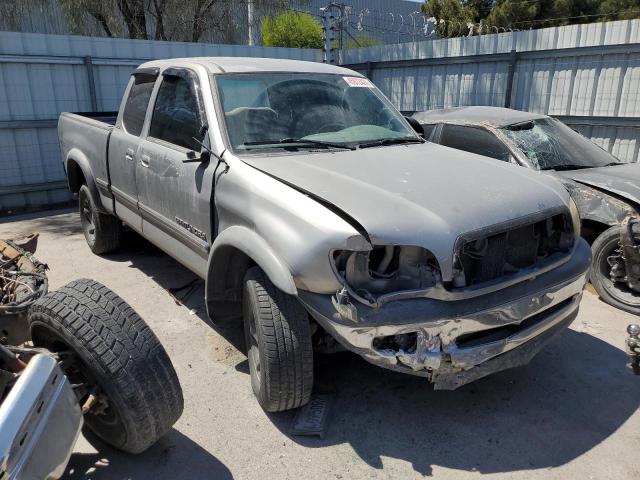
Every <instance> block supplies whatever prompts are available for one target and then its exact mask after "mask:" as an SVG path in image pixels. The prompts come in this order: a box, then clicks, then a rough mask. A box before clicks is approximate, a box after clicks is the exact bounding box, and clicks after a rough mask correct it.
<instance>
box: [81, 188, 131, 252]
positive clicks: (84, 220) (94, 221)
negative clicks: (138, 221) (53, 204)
mask: <svg viewBox="0 0 640 480" xmlns="http://www.w3.org/2000/svg"><path fill="white" fill-rule="evenodd" d="M78 204H79V208H80V224H81V225H82V233H84V238H85V239H86V240H87V244H88V245H89V248H90V249H91V251H92V252H93V253H95V254H96V255H102V254H103V253H109V252H113V251H114V250H117V249H118V248H119V247H120V241H121V238H122V224H121V223H120V220H118V219H117V218H116V217H114V216H113V215H109V214H106V213H101V212H99V211H98V210H97V209H96V207H95V205H94V203H93V199H92V198H91V192H90V191H89V187H87V186H86V185H82V187H80V191H79V192H78Z"/></svg>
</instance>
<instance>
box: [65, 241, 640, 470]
mask: <svg viewBox="0 0 640 480" xmlns="http://www.w3.org/2000/svg"><path fill="white" fill-rule="evenodd" d="M131 235H132V238H130V239H129V241H128V243H127V245H128V247H127V248H126V249H124V250H122V251H121V253H118V254H117V255H113V256H110V257H107V258H109V259H111V260H113V261H131V262H133V264H132V266H133V267H135V268H138V269H140V270H141V271H143V272H144V273H145V274H147V275H148V276H150V277H152V278H153V279H154V280H155V281H156V282H157V283H158V284H159V285H161V286H162V287H164V288H171V287H177V286H180V285H183V284H186V283H187V282H189V281H190V280H192V279H193V278H195V277H194V275H193V274H192V273H191V272H189V271H188V270H186V269H185V268H184V267H182V266H180V265H179V264H178V263H177V262H175V261H173V260H172V259H170V258H169V257H167V256H166V255H164V254H163V253H162V252H161V251H159V250H157V249H156V248H155V247H153V246H151V245H150V244H149V243H148V242H146V241H145V240H143V239H141V238H140V237H138V236H137V235H134V234H131ZM203 295H204V292H203V285H202V282H199V284H198V287H197V289H196V290H195V291H193V292H192V293H191V294H190V295H189V296H188V297H187V298H186V299H185V300H184V304H185V305H186V306H187V307H188V308H190V309H195V310H196V311H197V315H198V316H199V317H200V318H201V319H202V321H203V322H205V323H206V324H208V325H209V326H211V327H212V328H214V329H215V330H216V331H217V332H218V333H220V334H221V335H223V336H224V337H225V338H226V339H227V340H228V341H229V342H231V343H232V344H234V346H236V347H237V348H238V349H239V350H243V347H242V342H243V340H242V329H241V326H240V325H238V326H237V327H235V328H229V327H226V328H225V329H220V328H218V327H217V326H215V325H213V324H212V323H211V322H210V321H209V320H208V318H207V315H206V312H205V309H204V302H203ZM625 363H626V356H625V354H624V352H622V351H621V350H620V349H618V348H615V347H612V346H611V345H609V344H608V343H606V342H604V341H601V340H599V339H597V338H595V337H593V336H591V335H588V334H585V333H579V332H576V331H573V330H568V331H566V332H564V333H563V334H562V335H561V336H560V337H559V338H558V339H557V340H556V341H555V342H554V343H552V344H551V345H549V346H548V347H547V348H546V349H545V350H543V351H542V352H541V353H540V354H539V355H538V356H537V357H536V358H535V359H534V360H533V361H532V363H531V364H530V365H528V366H527V367H523V368H519V369H515V370H511V371H507V372H502V373H499V374H496V375H494V376H491V377H489V378H486V379H483V380H480V381H478V382H476V383H474V384H471V385H467V386H465V387H463V388H461V389H459V390H456V391H453V392H447V391H443V392H436V391H433V389H432V388H431V386H430V385H429V384H428V383H427V382H426V381H425V380H424V379H421V378H418V377H412V376H408V375H403V374H399V373H394V372H391V371H387V370H383V369H380V368H377V367H374V366H372V365H369V364H368V363H366V362H364V361H363V360H361V359H360V358H359V357H357V356H355V355H352V354H350V353H344V354H339V355H334V356H330V357H325V356H318V357H317V358H316V390H317V391H320V392H321V393H330V394H331V396H332V399H333V401H332V403H333V404H332V407H331V413H330V419H329V426H328V434H327V436H326V438H325V439H324V440H320V439H314V438H305V437H291V438H292V440H293V441H295V442H297V443H299V444H301V445H303V446H306V447H309V448H322V447H326V446H330V445H336V444H349V445H350V446H351V447H352V448H353V450H354V451H355V452H356V453H357V454H358V455H359V457H360V458H361V459H362V460H363V461H364V462H366V463H367V464H369V465H371V466H372V467H374V468H382V466H383V458H384V457H390V458H395V459H400V460H403V461H406V462H409V463H410V464H412V465H413V468H414V469H415V470H416V471H417V472H419V473H421V474H423V475H431V474H432V467H433V466H442V467H447V468H452V469H458V470H466V471H477V472H480V473H499V472H512V471H520V470H528V469H544V468H551V467H555V466H559V465H562V464H565V463H567V462H570V461H572V460H574V459H576V458H577V457H579V456H580V455H582V454H584V453H585V452H587V451H588V450H590V449H592V448H594V447H595V446H597V445H598V444H599V443H600V442H602V441H603V440H604V439H606V438H607V437H608V436H610V435H611V434H613V433H614V432H615V431H616V430H617V429H618V428H619V427H620V426H621V425H622V424H623V423H624V422H625V421H626V420H627V419H628V418H629V417H630V416H631V415H632V414H633V413H634V412H635V411H636V409H637V408H638V406H639V404H640V382H639V381H638V379H637V378H634V377H633V376H632V375H631V374H630V373H629V372H628V371H627V370H626V368H625ZM236 369H237V370H238V371H240V372H247V369H246V362H240V363H239V364H238V365H237V366H236ZM247 381H249V380H248V378H247ZM293 415H294V413H293V412H285V413H282V414H276V415H270V416H269V418H270V419H271V421H272V422H273V423H274V425H275V426H276V427H277V428H279V429H280V430H281V431H282V432H283V433H284V434H286V435H288V432H289V427H290V424H291V421H292V419H293ZM158 448H160V449H161V448H162V447H161V446H160V447H158ZM196 448H197V447H196ZM154 451H156V452H157V450H154ZM150 455H153V453H151V454H150ZM142 461H144V460H142ZM154 462H155V460H152V461H151V462H150V464H151V463H154ZM205 463H206V462H205ZM72 478H73V477H72ZM222 478H224V477H222Z"/></svg>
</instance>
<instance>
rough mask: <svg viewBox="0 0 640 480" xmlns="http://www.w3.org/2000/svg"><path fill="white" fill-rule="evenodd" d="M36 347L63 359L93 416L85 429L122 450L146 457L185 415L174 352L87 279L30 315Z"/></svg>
mask: <svg viewBox="0 0 640 480" xmlns="http://www.w3.org/2000/svg"><path fill="white" fill-rule="evenodd" d="M29 325H30V329H31V336H32V340H33V343H34V345H35V346H36V347H44V348H46V349H47V350H49V351H52V352H57V353H58V355H59V356H60V358H61V366H62V369H63V371H64V372H65V374H66V375H67V377H68V378H69V380H70V381H71V383H72V384H74V385H75V387H74V389H75V392H76V396H77V397H78V401H79V402H80V405H81V406H83V405H84V406H87V405H88V399H89V398H90V396H91V395H94V397H95V398H94V400H95V401H94V403H93V404H92V406H91V408H88V409H87V410H88V411H87V412H85V417H84V418H85V426H86V427H87V428H89V429H90V430H91V431H93V432H94V433H95V434H96V435H97V436H98V437H100V438H102V439H103V440H104V441H105V442H107V443H108V444H110V445H113V446H114V447H116V448H118V449H120V450H123V451H125V452H129V453H140V452H142V451H144V450H146V449H147V448H149V447H150V446H151V445H153V444H154V443H155V442H156V441H157V440H158V439H159V438H160V437H162V436H163V435H164V434H165V433H167V431H169V429H170V428H171V427H172V425H173V424H174V423H175V422H176V421H177V420H178V418H180V415H181V414H182V410H183V406H184V400H183V397H182V389H181V387H180V383H179V381H178V377H177V375H176V372H175V370H174V368H173V365H172V364H171V360H169V357H168V356H167V353H166V351H165V350H164V348H163V347H162V345H161V344H160V342H159V340H158V339H157V337H156V336H155V335H154V333H153V332H152V331H151V329H150V328H149V327H148V325H147V324H146V323H145V322H144V320H142V319H141V318H140V316H138V314H137V313H136V312H135V311H134V310H133V309H132V308H131V307H130V306H129V305H128V304H127V303H126V302H125V301H124V300H122V299H121V298H120V297H119V296H118V295H116V294H115V293H114V292H112V291H111V290H109V289H108V288H107V287H105V286H104V285H102V284H100V283H98V282H95V281H93V280H87V279H81V280H75V281H73V282H70V283H68V284H67V285H65V286H64V287H62V288H61V289H59V290H57V291H55V292H51V293H49V294H48V295H45V296H44V297H42V298H41V299H39V300H38V301H37V302H36V303H35V304H33V306H32V307H31V308H30V311H29Z"/></svg>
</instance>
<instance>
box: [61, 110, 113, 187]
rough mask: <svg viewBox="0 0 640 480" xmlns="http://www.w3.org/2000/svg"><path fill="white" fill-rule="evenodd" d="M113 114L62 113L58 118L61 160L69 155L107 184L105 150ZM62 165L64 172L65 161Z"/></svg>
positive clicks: (98, 179) (96, 178)
mask: <svg viewBox="0 0 640 480" xmlns="http://www.w3.org/2000/svg"><path fill="white" fill-rule="evenodd" d="M116 117H117V113H116V112H80V113H69V112H63V113H62V114H61V115H60V119H59V120H58V139H59V141H60V150H61V153H62V158H63V161H65V159H67V158H69V157H70V158H72V159H73V160H74V161H76V162H78V163H82V162H84V163H87V164H88V165H87V167H88V171H90V172H91V173H92V174H93V176H94V178H95V180H96V181H97V182H100V181H102V182H104V183H107V181H108V173H107V150H108V145H109V137H110V136H111V130H112V129H113V128H114V124H115V120H116ZM71 150H73V152H71ZM70 152H71V154H70ZM64 166H65V171H67V164H66V161H65V165H64Z"/></svg>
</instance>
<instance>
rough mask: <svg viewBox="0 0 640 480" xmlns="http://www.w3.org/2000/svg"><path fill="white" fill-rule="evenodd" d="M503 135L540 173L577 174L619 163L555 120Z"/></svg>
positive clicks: (512, 129)
mask: <svg viewBox="0 0 640 480" xmlns="http://www.w3.org/2000/svg"><path fill="white" fill-rule="evenodd" d="M502 131H503V132H504V134H505V135H506V136H507V138H508V139H509V140H510V141H511V142H512V143H513V144H514V145H515V146H516V148H519V149H520V150H521V151H522V153H524V155H525V156H526V157H527V158H528V159H529V161H530V162H531V163H532V164H533V166H534V167H536V168H537V169H538V170H577V169H580V168H594V167H605V166H608V165H613V164H617V163H619V162H618V160H616V158H615V157H614V156H612V155H611V154H609V153H608V152H606V151H604V150H603V149H601V148H600V147H598V146H597V145H596V144H594V143H593V142H591V140H589V139H588V138H585V137H583V136H582V135H580V134H579V133H577V132H575V131H573V130H571V129H570V128H569V127H567V126H566V125H565V124H564V123H562V122H560V121H558V120H556V119H553V118H543V119H539V120H531V121H529V122H525V123H519V124H515V125H509V126H508V127H504V128H503V129H502Z"/></svg>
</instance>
